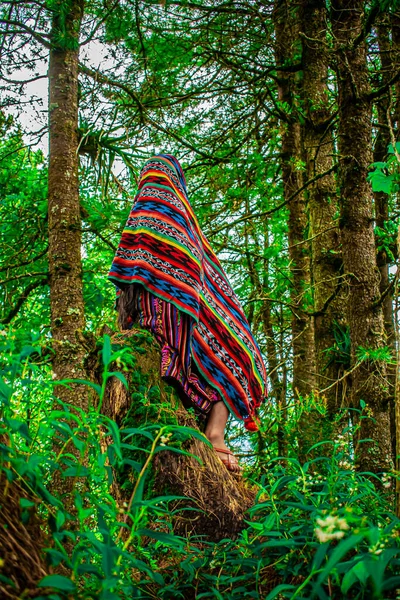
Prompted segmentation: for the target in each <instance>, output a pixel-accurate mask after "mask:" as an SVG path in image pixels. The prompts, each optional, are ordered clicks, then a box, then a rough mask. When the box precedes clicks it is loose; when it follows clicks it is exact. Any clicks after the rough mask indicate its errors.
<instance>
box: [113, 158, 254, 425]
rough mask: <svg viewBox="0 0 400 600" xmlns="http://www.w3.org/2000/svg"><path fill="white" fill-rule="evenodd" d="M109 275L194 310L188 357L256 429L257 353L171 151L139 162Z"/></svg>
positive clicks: (187, 310) (120, 283)
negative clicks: (142, 163)
mask: <svg viewBox="0 0 400 600" xmlns="http://www.w3.org/2000/svg"><path fill="white" fill-rule="evenodd" d="M109 278H110V279H111V280H112V281H113V282H114V284H115V285H116V286H117V288H120V289H124V288H125V287H126V286H127V285H131V284H139V285H142V286H144V288H146V289H147V290H148V291H149V292H151V293H153V294H154V295H155V296H158V297H159V298H162V299H163V300H166V301H167V302H171V303H172V304H174V305H175V306H176V307H177V308H178V309H179V310H180V311H183V312H185V313H187V314H188V315H190V317H192V319H193V321H194V327H193V328H192V339H191V340H189V344H190V354H189V360H190V361H194V363H195V364H196V366H197V369H198V371H199V372H200V374H201V375H202V376H203V377H204V379H205V380H206V381H207V382H208V383H209V384H210V385H211V386H212V387H214V388H215V389H217V390H218V392H219V393H220V395H221V397H222V398H223V400H224V401H225V403H226V405H227V406H228V408H229V409H230V411H231V412H232V413H233V414H234V415H235V416H236V417H237V418H239V419H242V420H243V421H244V423H245V427H246V428H247V429H248V430H250V431H254V430H256V429H257V424H256V420H257V417H256V410H257V407H258V406H259V405H260V403H261V402H262V401H263V399H264V397H265V395H266V373H265V366H264V363H263V359H262V357H261V353H260V350H259V348H258V346H257V343H256V341H255V340H254V337H253V335H252V333H251V331H250V326H249V324H248V322H247V319H246V317H245V315H244V312H243V309H242V307H241V305H240V302H239V300H238V298H237V297H236V295H235V293H234V292H233V290H232V288H231V286H230V284H229V282H228V280H227V277H226V275H225V273H224V270H223V268H222V266H221V264H220V262H219V260H218V258H217V257H216V255H215V253H214V252H213V250H212V249H211V247H210V244H209V243H208V241H207V239H206V237H205V236H204V234H203V233H202V231H201V229H200V227H199V224H198V221H197V219H196V216H195V214H194V212H193V209H192V207H191V205H190V203H189V200H188V196H187V193H186V182H185V177H184V175H183V171H182V169H181V167H180V164H179V162H178V161H177V160H176V159H175V158H174V157H173V156H171V155H168V154H160V155H158V156H154V157H153V158H151V159H150V160H149V161H148V162H147V163H146V164H145V166H144V168H143V169H142V172H141V174H140V180H139V190H138V193H137V196H136V198H135V202H134V205H133V207H132V210H131V212H130V215H129V218H128V221H127V223H126V226H125V229H124V231H123V233H122V238H121V241H120V244H119V246H118V250H117V253H116V255H115V258H114V261H113V263H112V266H111V270H110V273H109ZM187 367H189V368H190V365H187Z"/></svg>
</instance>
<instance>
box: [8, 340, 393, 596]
mask: <svg viewBox="0 0 400 600" xmlns="http://www.w3.org/2000/svg"><path fill="white" fill-rule="evenodd" d="M0 339H1V343H2V357H3V358H2V365H1V368H2V382H1V387H0V393H1V405H2V422H1V427H2V431H1V434H0V435H1V445H0V450H1V465H0V469H1V474H0V476H1V480H2V482H3V484H4V485H2V498H1V505H2V513H3V515H6V517H5V522H4V524H3V527H2V530H1V533H0V537H1V538H2V539H1V546H2V547H3V548H5V549H6V551H5V554H4V556H2V557H1V562H0V566H1V571H0V586H1V589H2V594H4V595H3V596H2V597H4V598H30V597H34V598H49V599H50V598H51V599H52V600H64V599H67V598H76V599H84V598H85V599H103V600H113V599H115V600H116V599H121V598H126V599H128V598H143V599H144V598H146V599H147V598H149V599H150V598H151V599H154V598H160V599H172V598H183V599H190V598H199V599H200V598H218V599H222V598H223V599H224V600H225V599H239V598H258V599H261V598H263V599H268V600H272V599H273V598H291V599H295V598H298V599H300V598H303V599H305V598H320V599H327V598H365V599H367V598H368V599H369V598H396V597H398V595H399V593H398V589H397V588H400V576H399V574H398V573H399V565H400V543H399V540H400V521H399V519H398V518H396V516H395V514H394V512H393V508H392V501H393V494H392V486H393V477H394V475H395V474H394V473H387V474H386V475H383V477H380V478H379V479H378V477H377V476H373V475H372V474H368V473H358V472H356V471H355V469H354V467H353V456H352V454H353V453H352V450H351V446H349V440H350V437H351V436H350V433H351V432H350V431H349V430H346V428H344V430H342V434H341V435H340V436H338V438H337V439H336V440H335V441H326V442H320V443H319V444H316V446H315V447H314V448H313V449H312V450H313V458H312V460H310V461H309V462H306V463H304V464H300V463H299V461H298V460H297V459H296V458H295V457H294V453H293V458H290V456H289V457H288V458H286V459H285V460H283V459H281V458H279V457H275V458H273V459H271V460H268V462H267V463H266V464H264V465H263V467H262V470H260V468H259V465H258V464H257V463H254V464H252V463H251V462H248V464H246V465H245V469H244V473H243V477H244V478H245V479H246V480H247V481H248V483H249V485H251V486H254V488H256V501H255V503H254V505H253V506H252V507H251V509H250V510H249V511H248V513H247V516H246V526H245V528H244V529H243V530H242V532H241V533H240V534H239V535H238V537H237V539H223V540H221V541H219V542H218V543H215V542H211V541H210V540H207V539H205V538H204V537H201V536H194V535H193V536H188V537H187V538H186V537H181V536H179V535H176V534H175V533H174V519H175V517H176V514H175V513H176V511H175V509H174V506H175V502H176V500H177V497H176V496H173V495H168V494H166V495H163V496H154V494H152V485H151V481H152V475H151V473H152V467H153V465H154V459H155V457H156V455H160V457H161V459H162V455H163V453H165V452H175V453H185V452H186V451H185V450H184V447H185V444H184V442H185V440H187V439H188V438H189V437H190V436H196V437H197V438H202V439H203V436H202V434H201V433H200V432H199V431H198V430H197V429H189V428H186V427H180V426H178V425H174V424H166V425H164V424H161V425H160V424H155V423H154V422H152V423H148V424H140V426H138V427H137V428H135V427H128V428H125V429H124V428H119V427H118V426H117V425H116V423H115V422H114V421H112V420H111V419H109V418H108V417H106V416H105V415H103V414H101V405H102V401H103V398H104V394H105V393H106V384H107V381H108V380H109V378H110V377H115V376H117V377H118V378H119V379H120V381H121V382H123V383H124V384H125V383H126V379H125V376H124V374H123V371H124V370H126V371H129V370H132V369H133V370H134V369H135V358H134V355H132V353H131V352H129V351H128V350H127V348H124V347H121V346H118V345H115V344H112V343H111V341H110V338H109V337H108V336H104V338H103V340H102V341H101V344H99V350H98V356H99V364H101V365H102V366H101V370H102V376H101V385H99V384H98V383H96V382H89V381H87V382H85V383H84V384H83V385H86V386H88V387H89V389H90V390H91V393H92V402H91V407H90V409H89V411H88V412H87V413H84V412H83V411H82V410H80V409H78V408H77V407H76V406H71V405H63V406H57V408H56V409H55V408H54V405H53V394H54V387H55V382H54V381H52V380H51V378H50V372H51V371H50V369H49V367H48V366H47V365H46V362H47V359H46V355H45V354H46V353H45V352H44V353H43V349H41V347H40V345H39V344H38V343H32V344H31V345H21V340H18V339H17V338H16V336H15V335H13V334H12V333H11V332H10V334H9V335H8V336H1V338H0ZM139 351H140V348H139ZM116 365H117V366H118V367H119V368H120V370H119V371H118V372H115V371H112V370H111V369H114V368H115V366H116ZM57 385H59V382H57ZM63 385H71V382H64V383H63ZM142 392H143V398H144V399H145V400H146V398H147V400H148V396H149V395H150V396H151V397H152V401H153V402H154V401H155V402H156V401H157V397H156V396H157V394H156V390H154V389H152V390H146V389H145V388H143V390H142ZM136 400H137V399H136ZM204 441H205V443H206V440H204ZM133 456H134V457H135V460H133V458H132V457H133ZM204 468H207V465H204ZM127 469H128V471H129V472H130V475H129V477H128V478H127V479H129V481H130V488H129V494H130V496H129V502H124V503H123V504H122V505H119V504H118V502H117V501H116V499H115V495H114V494H112V493H111V486H112V484H113V481H114V483H115V480H116V476H117V473H118V472H121V470H122V471H123V472H125V473H126V472H127ZM61 472H62V477H63V479H64V480H68V481H69V482H70V485H69V487H68V489H69V492H68V494H67V495H68V496H69V500H68V499H66V498H65V497H64V498H60V497H59V495H57V493H56V492H55V491H54V480H55V478H56V477H60V473H61ZM67 506H69V507H70V508H67ZM183 506H184V505H183ZM179 510H182V503H181V504H180V508H179ZM183 510H184V508H183ZM18 532H19V533H18ZM21 532H22V535H21ZM32 548H33V549H35V548H36V554H34V551H33V550H32ZM24 550H25V552H24ZM38 561H39V564H38ZM38 574H39V575H40V577H39V578H38ZM35 576H36V577H37V579H36V581H35ZM38 581H39V583H38Z"/></svg>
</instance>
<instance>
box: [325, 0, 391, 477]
mask: <svg viewBox="0 0 400 600" xmlns="http://www.w3.org/2000/svg"><path fill="white" fill-rule="evenodd" d="M363 8H364V2H362V1H361V0H334V1H333V2H332V26H333V33H334V36H335V39H336V44H337V54H336V56H337V73H338V95H339V153H340V169H339V184H340V192H341V206H340V227H341V233H342V247H343V263H344V269H345V273H346V275H347V280H348V286H349V295H348V307H347V317H348V323H349V326H350V336H351V362H352V366H353V367H354V371H353V373H352V405H353V407H354V408H356V409H359V408H360V400H363V401H364V402H365V405H366V408H365V410H364V418H362V419H356V422H357V425H358V431H357V435H356V442H357V443H356V448H355V451H356V460H357V464H358V467H359V468H360V469H361V470H362V471H371V472H373V473H379V472H382V471H388V470H390V468H391V458H390V457H391V444H390V420H389V411H388V401H387V396H388V390H387V381H386V364H385V362H384V361H382V360H379V356H378V354H379V350H380V348H382V347H383V346H384V341H385V332H384V320H383V312H382V307H381V305H380V303H379V302H378V301H379V297H380V294H379V270H378V268H377V263H376V253H375V240H374V232H373V210H372V193H371V190H370V186H369V184H368V182H367V175H368V168H369V165H370V164H371V162H372V155H371V150H370V148H371V102H370V100H369V99H368V93H369V82H368V71H367V63H366V44H365V42H364V41H361V42H360V43H359V44H358V45H356V46H355V47H353V46H352V42H353V41H354V39H355V38H356V37H357V36H358V35H360V34H361V33H362V19H363ZM360 348H363V349H367V350H368V352H369V353H370V358H368V359H367V360H364V361H363V362H362V363H361V364H360V366H356V365H357V363H358V359H359V356H358V352H359V349H360ZM365 417H367V418H365ZM363 440H371V441H363Z"/></svg>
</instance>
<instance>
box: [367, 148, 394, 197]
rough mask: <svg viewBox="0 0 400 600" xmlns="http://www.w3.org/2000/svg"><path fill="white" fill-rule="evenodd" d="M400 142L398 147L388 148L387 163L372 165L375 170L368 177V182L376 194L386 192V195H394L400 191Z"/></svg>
mask: <svg viewBox="0 0 400 600" xmlns="http://www.w3.org/2000/svg"><path fill="white" fill-rule="evenodd" d="M399 153H400V142H396V146H395V147H393V146H392V145H390V146H389V148H388V158H387V160H386V162H376V163H373V164H372V167H374V170H373V171H371V172H370V173H369V175H368V180H369V181H370V182H371V184H372V189H373V191H374V192H384V193H385V194H389V195H391V194H394V193H396V191H397V190H398V189H399V181H400V172H399V168H400V160H399Z"/></svg>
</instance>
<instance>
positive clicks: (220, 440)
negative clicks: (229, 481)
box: [204, 402, 239, 470]
mask: <svg viewBox="0 0 400 600" xmlns="http://www.w3.org/2000/svg"><path fill="white" fill-rule="evenodd" d="M228 416H229V411H228V409H227V407H226V406H225V404H224V403H223V402H216V403H215V404H214V405H213V407H212V409H211V411H210V414H209V417H208V421H207V425H206V429H205V432H204V433H205V436H206V438H207V439H208V440H209V441H210V442H211V443H212V445H213V446H214V447H215V448H221V449H222V450H228V451H229V448H228V446H227V445H226V444H225V438H224V436H225V427H226V422H227V420H228ZM217 454H218V455H219V457H220V458H221V459H223V460H226V459H227V455H226V454H223V453H222V452H217ZM229 459H230V462H231V465H232V467H233V469H232V470H236V467H237V470H239V465H238V462H237V459H236V457H235V456H233V455H232V456H230V457H229Z"/></svg>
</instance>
